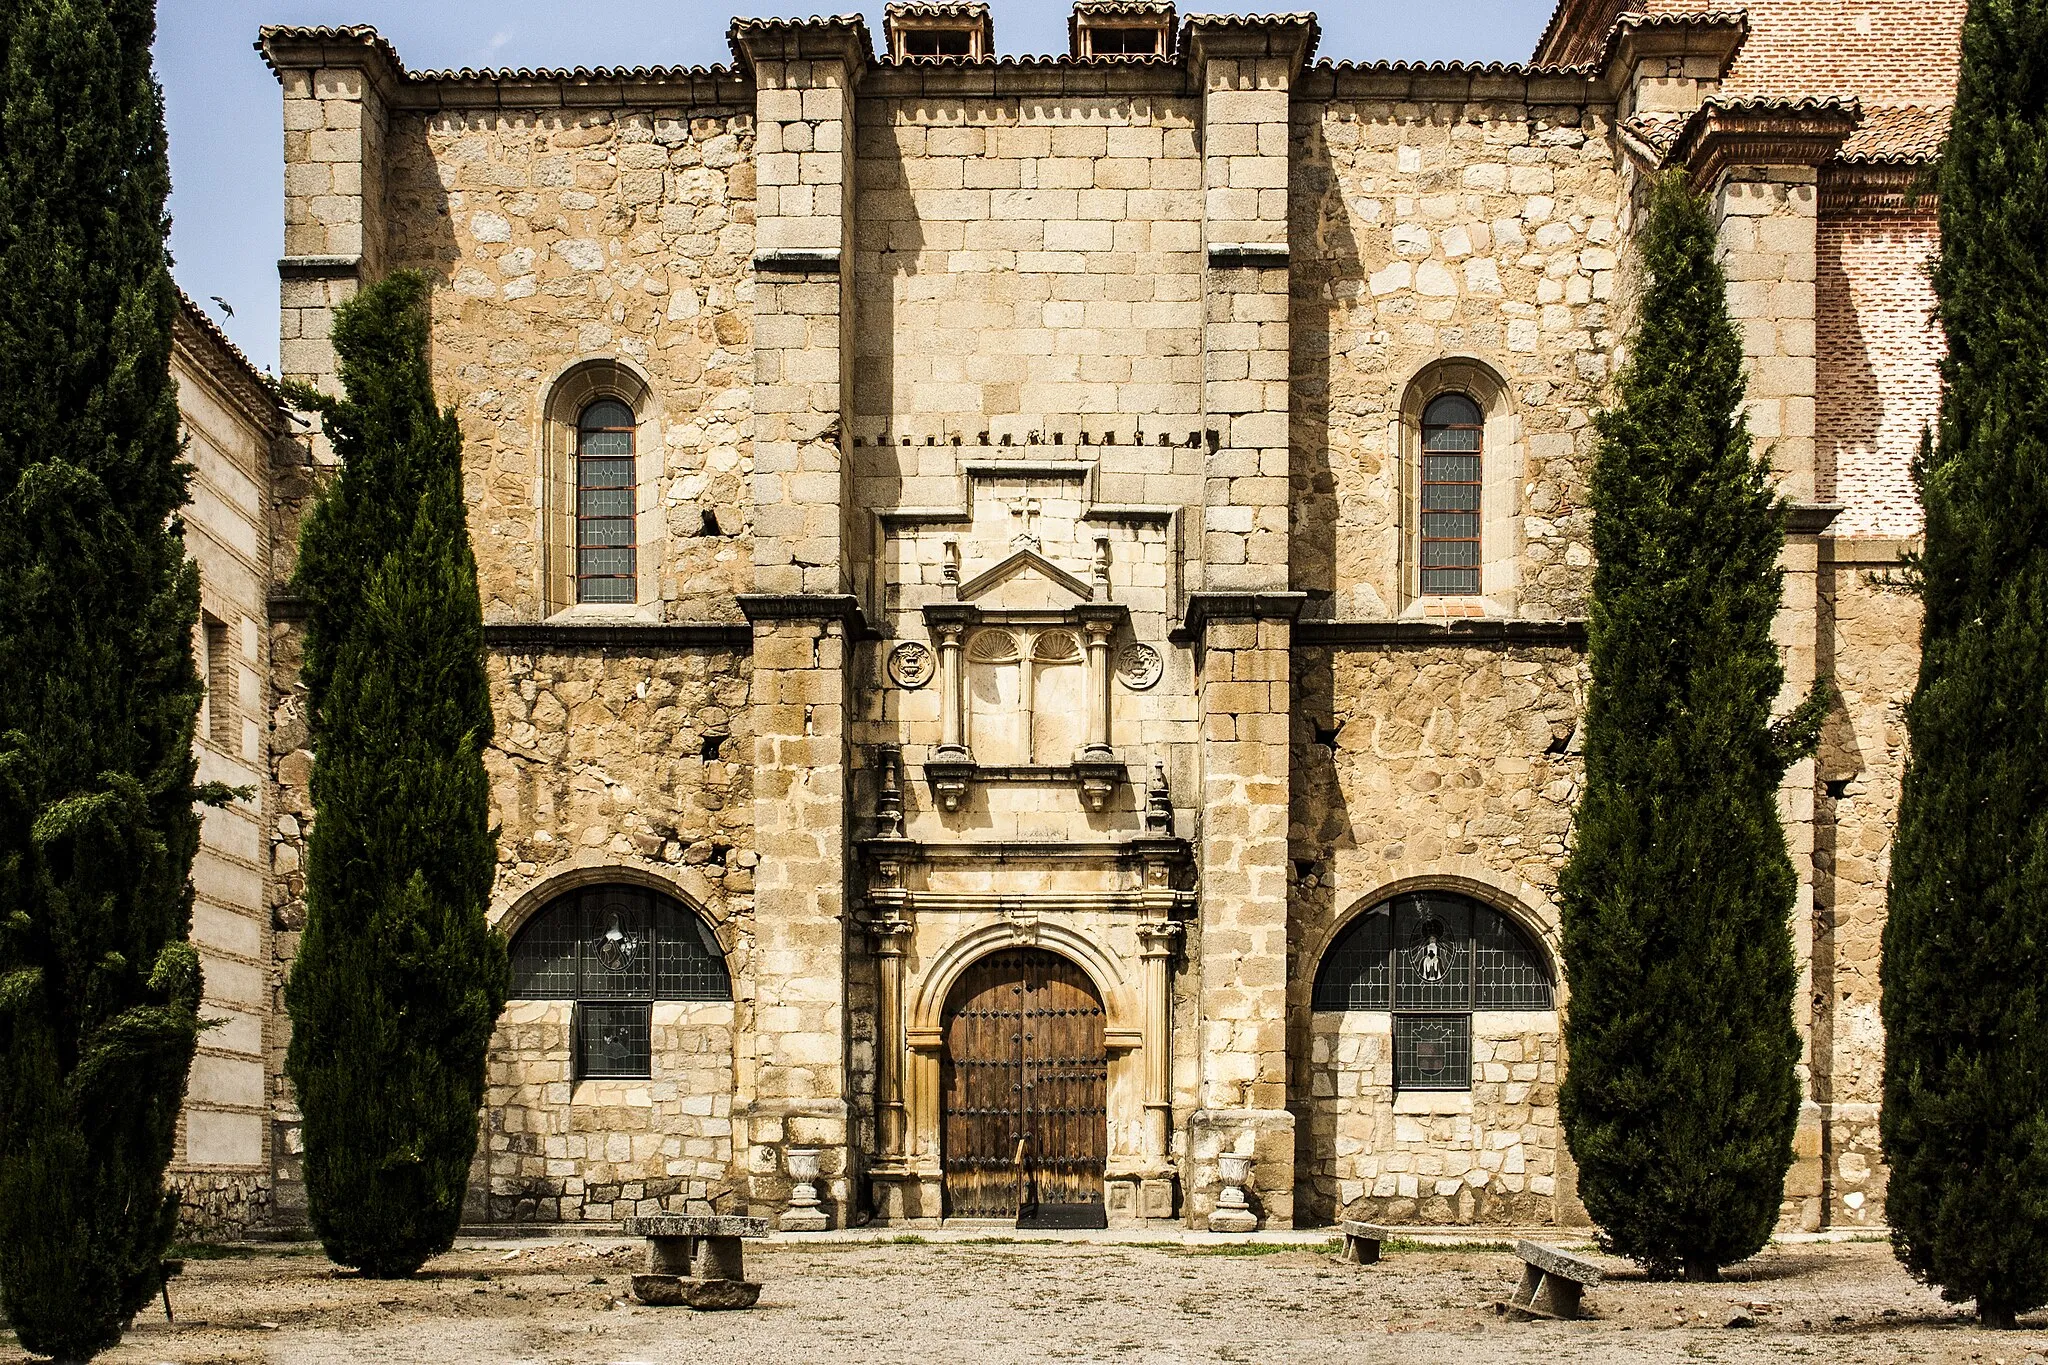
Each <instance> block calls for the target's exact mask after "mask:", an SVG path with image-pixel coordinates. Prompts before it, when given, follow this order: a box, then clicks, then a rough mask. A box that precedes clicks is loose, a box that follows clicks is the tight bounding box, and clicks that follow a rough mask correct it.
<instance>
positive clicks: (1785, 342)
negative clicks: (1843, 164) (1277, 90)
mask: <svg viewBox="0 0 2048 1365" xmlns="http://www.w3.org/2000/svg"><path fill="white" fill-rule="evenodd" d="M1854 123H1855V116H1854V114H1853V113H1852V112H1851V111H1850V109H1848V108H1846V107H1843V106H1841V105H1831V104H1828V103H1826V102H1821V103H1818V104H1816V105H1813V106H1810V107H1805V108H1800V109H1789V108H1775V109H1739V108H1721V107H1718V106H1715V105H1711V104H1710V105H1708V106H1706V107H1705V108H1704V109H1703V110H1702V111H1701V113H1700V115H1699V116H1697V118H1696V119H1695V121H1694V124H1693V126H1692V127H1693V131H1692V132H1691V133H1690V134H1689V136H1688V138H1687V141H1686V143H1685V144H1684V145H1683V146H1682V149H1681V150H1682V152H1683V154H1684V156H1685V158H1686V161H1687V164H1688V165H1689V167H1690V169H1691V173H1692V177H1693V180H1694V183H1695V184H1696V185H1699V186H1701V187H1702V188H1704V189H1706V190H1707V192H1708V193H1709V194H1710V195H1711V197H1712V201H1713V205H1714V209H1715V212H1716V215H1717V217H1718V218H1719V220H1720V236H1721V261H1722V265H1723V268H1724V269H1725V270H1726V271H1727V275H1728V311H1729V313H1730V314H1731V315H1732V316H1733V317H1734V319H1735V321H1736V322H1737V324H1738V325H1739V326H1740V327H1741V328H1742V349H1743V357H1744V360H1745V369H1746V370H1747V378H1748V385H1749V387H1748V395H1747V401H1746V405H1745V408H1746V413H1747V416H1748V419H1749V430H1750V434H1751V435H1752V436H1753V437H1754V438H1755V439H1756V441H1757V442H1758V444H1759V445H1761V446H1763V447H1766V448H1768V449H1769V451H1770V454H1771V464H1772V467H1773V470H1774V472H1775V474H1776V476H1777V480H1778V487H1779V490H1780V492H1781V493H1782V494H1783V495H1784V497H1785V498H1786V499H1787V500H1788V501H1790V502H1791V503H1792V504H1793V514H1792V517H1791V519H1790V524H1789V526H1788V534H1787V536H1786V540H1785V550H1784V554H1783V557H1782V559H1781V561H1780V562H1781V564H1782V566H1783V568H1784V570H1785V577H1784V595H1783V598H1782V600H1781V602H1780V605H1779V608H1778V616H1777V619H1776V620H1775V621H1774V622H1773V623H1772V635H1773V638H1774V639H1775V640H1776V642H1777V644H1778V647H1779V651H1780V653H1781V655H1782V657H1783V659H1784V665H1785V687H1784V690H1783V691H1782V692H1781V693H1780V694H1779V697H1778V703H1777V708H1776V709H1777V710H1778V712H1779V713H1780V714H1782V713H1784V712H1787V711H1789V710H1791V709H1792V708H1793V707H1795V706H1797V705H1798V704H1799V703H1800V702H1801V701H1802V700H1804V699H1805V697H1806V695H1807V693H1808V692H1809V691H1810V690H1811V689H1812V687H1813V685H1814V679H1815V674H1816V663H1817V659H1818V653H1819V647H1820V639H1819V630H1820V612H1819V578H1818V573H1819V565H1820V544H1819V534H1820V532H1821V531H1822V530H1823V529H1824V528H1825V527H1826V526H1827V524H1828V522H1829V521H1830V520H1831V519H1832V517H1833V513H1834V510H1835V509H1833V508H1823V507H1820V506H1818V505H1816V504H1815V501H1814V496H1815V487H1816V477H1815V467H1814V411H1815V407H1816V395H1817V392H1818V388H1819V383H1818V373H1817V371H1818V362H1817V350H1816V336H1815V324H1816V318H1817V316H1818V309H1817V306H1816V280H1817V276H1818V266H1819V239H1818V230H1819V222H1820V219H1819V208H1820V195H1819V168H1820V166H1821V165H1822V164H1823V163H1824V162H1826V161H1827V160H1828V159H1829V158H1830V157H1832V156H1833V155H1834V153H1835V151H1836V150H1837V149H1838V148H1839V147H1840V146H1841V144H1842V142H1843V141H1844V140H1845V139H1846V138H1847V137H1848V135H1849V132H1850V129H1851V128H1852V127H1853V126H1854ZM1814 782H1815V772H1814V763H1813V760H1812V759H1810V758H1809V759H1803V760H1801V761H1800V762H1798V763H1796V764H1794V765H1793V766H1792V768H1791V769H1790V770H1789V771H1788V772H1787V773H1786V774H1785V780H1784V783H1783V785H1782V786H1781V787H1780V788H1779V803H1778V804H1779V814H1780V817H1781V819H1782V820H1783V821H1784V824H1785V842H1786V845H1787V847H1788V849H1789V850H1790V852H1791V855H1792V866H1793V870H1794V872H1795V873H1796V874H1797V876H1798V878H1799V890H1798V900H1797V902H1796V903H1795V905H1794V908H1793V917H1792V932H1793V947H1794V950H1795V951H1796V953H1797V954H1798V960H1799V973H1800V975H1799V985H1798V989H1797V994H1796V995H1795V996H1794V1001H1795V1005H1794V1015H1795V1020H1796V1022H1797V1024H1798V1028H1799V1035H1800V1039H1801V1044H1802V1057H1801V1062H1800V1077H1801V1085H1802V1088H1803V1091H1804V1093H1805V1095H1806V1100H1805V1102H1804V1104H1803V1105H1802V1106H1801V1109H1800V1116H1799V1128H1798V1131H1797V1133H1796V1135H1795V1136H1794V1139H1793V1151H1794V1160H1793V1165H1792V1169H1791V1170H1790V1171H1789V1172H1788V1173H1787V1174H1786V1178H1785V1200H1786V1209H1785V1218H1786V1222H1787V1224H1788V1225H1789V1226H1791V1227H1795V1228H1805V1229H1807V1230H1809V1231H1813V1230H1818V1229H1819V1228H1820V1227H1821V1226H1822V1225H1823V1222H1824V1220H1825V1209H1824V1200H1823V1193H1824V1179H1825V1172H1824V1169H1823V1150H1824V1147H1825V1145H1826V1134H1825V1129H1824V1123H1823V1118H1824V1116H1823V1114H1822V1111H1821V1106H1820V1104H1819V1103H1818V1102H1817V1099H1816V1097H1815V1095H1816V1092H1815V1089H1814V1082H1813V1073H1814V1069H1815V1067H1816V1066H1817V1065H1818V1066H1821V1067H1826V1066H1828V1065H1830V1062H1829V1061H1828V1060H1826V1059H1817V1058H1815V1057H1814V1056H1813V1055H1812V1047H1813V1029H1812V1023H1813V1011H1812V1005H1811V1001H1812V999H1813V995H1814V991H1815V990H1816V988H1818V989H1821V990H1831V989H1832V986H1831V985H1829V984H1825V983H1816V982H1815V981H1814V978H1813V944H1814V894H1813V888H1814V828H1813V818H1814Z"/></svg>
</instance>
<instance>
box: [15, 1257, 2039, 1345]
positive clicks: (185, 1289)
mask: <svg viewBox="0 0 2048 1365" xmlns="http://www.w3.org/2000/svg"><path fill="white" fill-rule="evenodd" d="M1333 1249H1334V1244H1331V1249H1325V1248H1323V1247H1319V1246H1302V1245H1294V1246H1284V1247H1273V1246H1245V1245H1238V1246H1232V1247H1227V1248H1215V1247H1207V1246H1202V1247H1194V1246H1181V1245H1177V1244H1171V1243H1147V1244H1137V1245H1108V1244H1102V1243H1085V1244H1081V1243H1065V1244H1062V1243H1048V1242H1007V1241H1001V1240H996V1239H986V1240H976V1241H957V1240H956V1241H943V1242H941V1241H931V1242H926V1241H922V1240H919V1239H904V1240H898V1241H893V1242H873V1241H870V1242H849V1241H831V1242H810V1243H804V1242H800V1241H797V1240H795V1239H787V1238H779V1239H776V1240H773V1241H770V1242H767V1243H759V1244H750V1245H749V1247H748V1260H747V1265H748V1273H749V1274H750V1275H751V1276H752V1277H753V1278H755V1279H758V1280H760V1281H762V1282H763V1283H764V1284H765V1285H766V1286H767V1287H766V1289H765V1291H764V1292H763V1293H762V1296H761V1303H760V1306H759V1307H758V1308H756V1309H754V1310H753V1311H751V1312H745V1313H694V1312H692V1311H690V1310H688V1309H684V1308H663V1309H655V1308H646V1307H642V1306H639V1305H637V1304H635V1303H633V1302H632V1301H631V1299H630V1298H628V1297H627V1295H628V1279H629V1277H630V1275H631V1274H632V1272H633V1271H635V1270H637V1269H640V1268H641V1266H642V1260H643V1256H644V1252H643V1251H642V1250H641V1247H640V1245H639V1244H637V1243H627V1242H619V1241H599V1242H553V1243H537V1244H536V1243H529V1244H525V1245H524V1246H513V1245H510V1244H497V1245H486V1244H464V1245H462V1246H460V1247H459V1248H458V1249H457V1250H456V1251H454V1252H452V1253H450V1254H449V1255H447V1256H443V1257H441V1258H440V1259H439V1260H436V1261H434V1262H433V1263H432V1264H431V1265H430V1266H429V1267H428V1268H427V1269H426V1270H425V1271H423V1272H422V1273H421V1274H420V1275H419V1276H418V1277H417V1278H415V1279H412V1280H405V1281H374V1280H363V1279H359V1278H356V1277H355V1276H354V1275H352V1274H350V1273H348V1272H343V1271H338V1270H336V1269H335V1268H334V1267H332V1266H330V1265H329V1264H328V1263H327V1261H326V1260H325V1259H323V1258H322V1257H321V1256H320V1255H319V1253H318V1251H317V1249H279V1250H269V1249H257V1250H253V1251H243V1250H239V1249H238V1250H237V1252H236V1254H234V1255H232V1256H230V1257H228V1258H226V1259H220V1260H193V1261H191V1262H190V1263H189V1264H188V1266H187V1268H186V1272H185V1276H184V1278H183V1279H181V1280H179V1281H177V1282H175V1284H174V1285H173V1287H172V1290H171V1296H172V1306H173V1308H174V1309H175V1310H176V1312H177V1315H178V1317H177V1323H176V1325H175V1326H172V1325H169V1324H166V1323H165V1321H164V1318H163V1314H162V1312H161V1310H155V1311H151V1312H147V1313H144V1314H143V1315H142V1317H141V1318H140V1319H139V1320H138V1321H137V1323H136V1326H135V1329H134V1331H133V1332H131V1333H130V1335H129V1337H128V1339H127V1341H126V1342H125V1343H124V1344H123V1345H122V1346H121V1347H120V1348H119V1349H118V1350H116V1351H114V1352H112V1353H111V1354H109V1355H106V1356H103V1357H101V1359H102V1360H105V1361H110V1362H121V1363H122V1365H127V1363H128V1362H137V1363H139V1365H158V1363H160V1362H176V1363H177V1365H200V1363H201V1362H207V1363H208V1365H213V1363H215V1362H259V1361H260V1362H278V1363H279V1365H329V1362H332V1363H333V1365H341V1363H342V1362H365V1361H371V1362H383V1361H391V1362H418V1363H419V1365H441V1363H442V1362H448V1363H449V1365H454V1363H456V1362H460V1365H486V1363H489V1365H497V1363H498V1362H504V1363H505V1365H514V1363H517V1365H540V1362H548V1363H549V1365H555V1363H556V1362H560V1363H561V1365H572V1363H573V1365H586V1363H587V1365H621V1363H622V1362H624V1363H630V1362H647V1363H648V1365H653V1363H654V1362H662V1365H668V1363H669V1362H677V1363H679V1365H680V1363H681V1362H688V1363H689V1365H699V1363H700V1362H701V1363H703V1365H715V1363H720V1362H745V1365H764V1363H766V1362H780V1361H802V1362H805V1365H825V1363H827V1362H841V1361H848V1362H851V1361H861V1362H865V1361H873V1360H881V1359H889V1360H892V1361H901V1362H921V1361H934V1362H937V1361H944V1362H947V1365H995V1363H996V1362H1008V1361H1048V1360H1058V1361H1130V1362H1153V1361H1157V1362H1181V1361H1187V1362H1196V1361H1202V1362H1207V1361H1247V1362H1259V1365H1268V1363H1269V1362H1271V1363H1275V1365H1277V1363H1278V1362H1297V1361H1340V1360H1341V1361H1347V1362H1353V1361H1369V1362H1375V1365H1377V1363H1379V1362H1386V1363H1387V1365H1411V1363H1412V1365H1467V1362H1470V1363H1471V1365H1481V1363H1483V1365H1510V1363H1518V1362H1530V1363H1531V1365H1536V1363H1538V1362H1540V1363H1541V1365H1552V1362H1556V1361H1559V1360H1570V1361H1587V1362H1616V1363H1617V1365H1619V1363H1620V1362H1637V1361H1666V1360H1669V1361H1727V1362H1749V1361H1781V1360H1793V1359H1802V1358H1803V1359H1809V1360H1816V1361H1823V1360H1824V1361H1855V1362H1892V1361H1931V1362H1944V1363H1945V1362H1965V1361H1968V1362H1978V1361H1981V1362H1985V1363H1986V1365H2021V1363H2022V1362H2027V1365H2048V1315H2042V1314H2035V1315H2033V1316H2031V1317H2029V1318H2026V1319H2023V1320H2022V1330H2021V1331H2018V1332H2013V1333H1985V1332H1982V1331H1980V1330H1979V1329H1978V1328H1977V1327H1976V1324H1975V1322H1974V1319H1972V1318H1971V1317H1970V1316H1969V1315H1968V1314H1967V1313H1966V1312H1964V1311H1963V1310H1961V1309H1959V1308H1957V1307H1955V1306H1953V1305H1949V1304H1944V1303H1943V1302H1942V1301H1941V1300H1940V1298H1939V1297H1937V1296H1936V1295H1935V1294H1933V1293H1931V1292H1930V1291H1928V1290H1927V1289H1925V1288H1923V1287H1921V1286H1918V1285H1916V1284H1915V1283H1914V1282H1913V1281H1912V1280H1911V1279H1909V1278H1908V1277H1907V1276H1906V1275H1905V1274H1904V1273H1903V1272H1902V1271H1901V1270H1900V1269H1899V1268H1898V1265H1897V1263H1896V1262H1894V1261H1893V1259H1892V1257H1891V1252H1890V1249H1889V1248H1888V1247H1885V1246H1883V1245H1874V1244H1869V1243H1848V1244H1837V1245H1800V1246H1785V1247H1774V1248H1772V1249H1770V1250H1768V1251H1766V1252H1765V1253H1764V1254H1763V1255H1761V1256H1759V1257H1757V1258H1756V1259H1755V1260H1753V1261H1751V1262H1749V1263H1747V1264H1745V1265H1743V1266H1739V1267H1735V1268H1732V1269H1731V1270H1730V1272H1729V1273H1728V1278H1727V1279H1726V1280H1725V1281H1724V1282H1723V1283H1721V1284H1718V1285H1678V1284H1654V1283H1651V1282H1649V1281H1647V1280H1645V1279H1643V1278H1642V1277H1641V1276H1640V1275H1637V1274H1635V1273H1633V1272H1632V1271H1630V1270H1629V1269H1628V1268H1627V1267H1626V1266H1624V1265H1622V1264H1620V1263H1609V1265H1610V1269H1611V1271H1612V1272H1613V1278H1611V1279H1609V1280H1608V1281H1607V1283H1605V1284H1604V1285H1601V1286H1600V1287H1598V1288H1596V1289H1594V1290H1592V1291H1591V1292H1590V1293H1589V1294H1588V1295H1587V1307H1588V1309H1589V1311H1590V1313H1591V1314H1592V1315H1593V1317H1592V1320H1590V1321H1583V1322H1576V1323H1545V1322H1533V1323H1520V1322H1510V1321H1506V1320H1504V1319H1503V1318H1501V1317H1500V1316H1498V1315H1497V1314H1496V1313H1495V1312H1494V1310H1493V1309H1492V1307H1491V1304H1492V1302H1493V1301H1494V1300H1496V1299H1499V1298H1504V1297H1506V1295H1507V1294H1508V1292H1509V1291H1510V1290H1511V1289H1512V1288H1513V1287H1514V1284H1515V1281H1516V1278H1517V1276H1518V1274H1519V1270H1520V1262H1519V1261H1517V1260H1516V1259H1515V1258H1514V1257H1513V1256H1512V1255H1510V1254H1508V1253H1506V1252H1504V1251H1494V1250H1483V1249H1471V1248H1459V1247H1448V1248H1444V1247H1432V1248H1422V1249H1395V1250H1392V1251H1390V1252H1389V1254H1388V1255H1387V1257H1386V1259H1384V1260H1383V1261H1382V1262H1381V1263H1380V1264H1379V1265H1377V1266H1354V1265H1348V1264H1346V1263H1344V1262H1343V1261H1341V1260H1339V1259H1338V1258H1337V1257H1336V1256H1335V1255H1334V1254H1332V1250H1333ZM2030 1357H2031V1359H2030ZM28 1359H29V1357H27V1356H24V1355H22V1354H21V1352H20V1350H19V1348H18V1347H16V1346H15V1345H14V1342H13V1338H12V1337H11V1336H8V1335H6V1334H5V1333H4V1332H0V1362H4V1363H5V1365H15V1362H18V1361H26V1360H28Z"/></svg>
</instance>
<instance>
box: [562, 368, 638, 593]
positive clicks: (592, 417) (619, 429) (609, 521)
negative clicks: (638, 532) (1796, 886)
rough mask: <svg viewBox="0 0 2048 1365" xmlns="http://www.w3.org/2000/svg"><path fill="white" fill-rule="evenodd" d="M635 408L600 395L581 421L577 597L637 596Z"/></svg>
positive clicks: (578, 436)
mask: <svg viewBox="0 0 2048 1365" xmlns="http://www.w3.org/2000/svg"><path fill="white" fill-rule="evenodd" d="M636 425H637V424H636V423H635V421H634V420H633V410H632V409H631V408H629V407H627V406H626V405H625V404H624V403H621V402H620V401H618V400H617V399H616V398H600V399H599V400H598V401H597V402H595V403H592V404H591V405H590V406H588V407H586V408H585V409H583V412H582V415H581V416H580V417H578V418H577V421H576V600H577V601H578V602H631V601H633V600H635V597H636V596H637V588H638V585H637V583H636V582H635V579H634V574H635V571H636V568H637V566H636V564H635V562H634V561H635V558H636V549H637V546H636V543H635V537H634V525H633V510H634V509H633V503H634V499H635V498H636V497H637V496H638V492H639V489H638V480H637V479H636V477H635V470H634V467H633V466H634V459H633V434H634V430H635V427H636Z"/></svg>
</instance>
